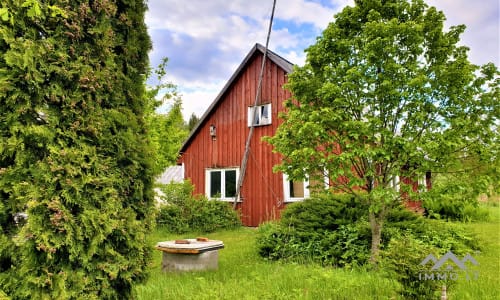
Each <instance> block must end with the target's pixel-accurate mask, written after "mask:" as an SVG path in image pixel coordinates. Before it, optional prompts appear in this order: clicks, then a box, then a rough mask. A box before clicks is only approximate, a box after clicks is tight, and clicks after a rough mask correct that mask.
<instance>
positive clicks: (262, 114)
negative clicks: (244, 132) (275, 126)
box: [247, 103, 272, 127]
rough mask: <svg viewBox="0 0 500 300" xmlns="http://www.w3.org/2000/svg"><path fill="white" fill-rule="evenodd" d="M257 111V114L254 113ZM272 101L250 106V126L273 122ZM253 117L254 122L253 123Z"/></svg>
mask: <svg viewBox="0 0 500 300" xmlns="http://www.w3.org/2000/svg"><path fill="white" fill-rule="evenodd" d="M254 112H255V114H254ZM271 112H272V111H271V103H268V104H263V105H257V106H251V107H249V108H248V118H247V120H248V127H250V126H252V125H253V126H263V125H269V124H271V122H272V117H271V115H272V113H271ZM252 117H253V124H252V121H251V120H252Z"/></svg>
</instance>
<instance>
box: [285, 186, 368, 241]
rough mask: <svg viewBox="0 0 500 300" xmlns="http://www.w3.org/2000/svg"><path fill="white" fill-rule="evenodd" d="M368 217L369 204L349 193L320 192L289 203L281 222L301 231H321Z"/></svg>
mask: <svg viewBox="0 0 500 300" xmlns="http://www.w3.org/2000/svg"><path fill="white" fill-rule="evenodd" d="M362 217H368V205H367V204H366V203H365V202H364V201H363V200H362V199H357V198H356V197H354V196H353V195H349V194H320V195H317V196H316V197H314V198H310V199H305V200H304V201H302V202H295V203H292V204H289V205H288V206H287V207H286V209H285V210H284V211H283V213H282V216H281V223H283V224H284V225H286V226H292V227H294V228H296V229H297V231H299V232H319V231H331V230H335V229H337V228H338V227H339V226H340V225H346V224H351V223H354V222H356V221H358V220H359V219H361V218H362Z"/></svg>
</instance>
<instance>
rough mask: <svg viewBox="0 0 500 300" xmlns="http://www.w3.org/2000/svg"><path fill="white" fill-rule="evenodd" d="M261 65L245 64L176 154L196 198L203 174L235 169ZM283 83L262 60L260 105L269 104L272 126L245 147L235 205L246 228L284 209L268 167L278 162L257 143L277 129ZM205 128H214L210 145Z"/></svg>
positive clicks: (279, 180) (277, 176)
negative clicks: (247, 150) (246, 154)
mask: <svg viewBox="0 0 500 300" xmlns="http://www.w3.org/2000/svg"><path fill="white" fill-rule="evenodd" d="M261 62H262V54H261V53H258V54H256V55H255V56H254V57H253V58H252V59H251V60H250V61H249V62H248V64H247V65H246V67H245V68H244V69H243V70H242V72H241V73H240V76H239V77H237V78H236V79H235V80H234V81H233V84H232V86H231V87H229V89H228V90H227V91H226V93H225V94H224V95H222V98H221V99H220V101H219V102H218V106H217V107H214V109H213V111H212V113H211V114H210V115H208V116H207V118H206V119H205V122H204V123H203V124H201V125H200V127H199V129H198V131H197V135H196V136H195V137H194V138H193V139H192V140H191V142H190V144H189V145H187V147H186V148H185V150H184V153H183V154H182V158H181V160H182V162H183V163H184V165H185V176H186V178H189V179H191V181H192V183H193V184H194V186H195V193H196V194H205V170H206V169H207V168H228V167H240V164H241V159H242V157H243V153H244V148H245V142H246V139H247V136H248V133H249V127H248V126H247V109H248V107H249V106H253V103H254V101H255V93H256V90H257V84H258V77H259V72H260V68H261ZM285 82H286V72H285V71H284V70H283V69H281V68H280V67H278V66H277V65H276V64H274V63H273V62H272V61H271V60H269V59H268V60H267V61H266V68H265V72H264V78H263V82H262V94H261V103H272V104H271V106H272V124H271V125H266V126H260V127H255V130H254V134H253V137H252V141H251V146H250V147H251V153H250V157H249V159H248V165H247V171H246V176H245V181H244V182H243V188H242V197H243V202H242V203H241V204H239V209H240V212H241V217H242V221H243V223H244V224H245V225H247V226H258V225H259V224H260V223H262V222H264V221H267V220H271V219H275V218H278V217H279V212H280V210H281V209H282V208H283V206H284V205H283V197H284V196H283V177H282V175H281V173H273V171H272V169H273V166H274V165H276V164H278V163H280V156H279V155H278V154H273V153H272V147H271V146H270V145H269V144H267V143H266V142H264V141H262V137H264V136H272V135H274V133H275V131H276V129H277V127H278V122H279V119H278V112H279V111H282V110H283V109H284V107H283V102H284V101H285V100H286V99H288V98H289V97H290V93H289V92H288V91H285V90H283V88H282V86H283V84H284V83H285ZM210 125H215V126H216V128H217V137H216V139H215V140H212V138H211V136H210V134H209V128H210Z"/></svg>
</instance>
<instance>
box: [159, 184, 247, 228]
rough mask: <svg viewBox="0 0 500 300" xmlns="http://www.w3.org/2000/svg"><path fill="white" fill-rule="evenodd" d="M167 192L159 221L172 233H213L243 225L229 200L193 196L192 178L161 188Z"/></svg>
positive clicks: (163, 197) (160, 210)
mask: <svg viewBox="0 0 500 300" xmlns="http://www.w3.org/2000/svg"><path fill="white" fill-rule="evenodd" d="M161 190H162V192H163V193H164V194H165V195H164V196H162V199H163V200H164V201H165V202H166V204H164V205H162V206H161V207H160V208H159V210H158V213H157V218H156V222H157V224H158V225H159V226H162V227H164V228H166V229H167V230H168V231H169V232H172V233H185V232H214V231H217V230H220V229H227V228H234V227H237V226H241V221H240V219H239V217H238V214H237V212H236V211H235V210H233V208H232V206H231V205H230V204H229V203H227V202H222V201H217V200H209V199H207V198H205V197H193V196H192V192H193V186H192V184H191V183H190V182H189V181H184V182H183V183H170V184H167V185H164V186H162V187H161Z"/></svg>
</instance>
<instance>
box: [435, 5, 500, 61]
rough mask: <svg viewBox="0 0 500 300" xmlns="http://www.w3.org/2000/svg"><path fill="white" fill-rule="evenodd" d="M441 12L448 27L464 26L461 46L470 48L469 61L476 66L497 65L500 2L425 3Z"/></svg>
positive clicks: (499, 56) (499, 51) (499, 58)
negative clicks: (488, 63)
mask: <svg viewBox="0 0 500 300" xmlns="http://www.w3.org/2000/svg"><path fill="white" fill-rule="evenodd" d="M426 2H427V3H428V4H429V5H431V6H435V7H436V8H437V9H438V10H441V11H443V13H444V15H445V16H446V18H447V20H446V22H445V25H446V26H447V27H450V26H454V25H460V24H465V25H466V27H467V28H466V30H465V32H464V33H463V34H462V36H461V44H462V45H465V46H468V47H469V48H470V52H469V59H470V61H471V62H472V63H475V64H480V65H481V64H485V63H487V62H494V63H495V64H497V65H498V64H499V63H500V48H499V46H500V44H499V43H500V42H499V37H500V28H499V27H500V24H499V13H500V2H499V1H498V0H481V1H470V0H426Z"/></svg>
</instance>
